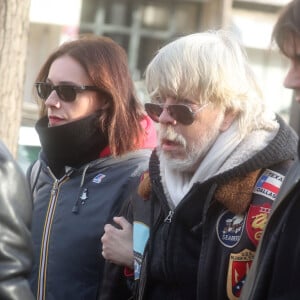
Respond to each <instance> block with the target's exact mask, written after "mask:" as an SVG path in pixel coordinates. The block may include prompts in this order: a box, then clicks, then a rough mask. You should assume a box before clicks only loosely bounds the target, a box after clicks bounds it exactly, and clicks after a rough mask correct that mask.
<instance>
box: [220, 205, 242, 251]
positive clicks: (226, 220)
mask: <svg viewBox="0 0 300 300" xmlns="http://www.w3.org/2000/svg"><path fill="white" fill-rule="evenodd" d="M244 224H245V216H244V215H236V214H234V213H232V212H230V211H229V210H226V211H225V212H223V213H222V214H221V215H220V217H219V219H218V221H217V225H216V230H217V235H218V239H219V241H220V242H221V244H222V245H223V246H225V247H227V248H232V247H234V246H236V245H237V244H238V243H239V241H240V239H241V236H242V233H243V229H244Z"/></svg>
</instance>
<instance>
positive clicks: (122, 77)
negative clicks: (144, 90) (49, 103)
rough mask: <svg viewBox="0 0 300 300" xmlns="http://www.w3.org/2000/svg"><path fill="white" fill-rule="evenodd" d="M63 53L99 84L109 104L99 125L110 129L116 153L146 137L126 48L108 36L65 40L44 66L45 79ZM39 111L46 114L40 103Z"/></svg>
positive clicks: (110, 136)
mask: <svg viewBox="0 0 300 300" xmlns="http://www.w3.org/2000/svg"><path fill="white" fill-rule="evenodd" d="M63 55H68V56H70V57H72V58H73V59H75V60H76V61H77V62H79V63H80V65H81V66H82V67H83V68H84V69H85V71H86V73H87V74H88V76H89V79H90V80H91V84H92V85H95V86H97V87H99V88H100V90H101V91H103V92H100V94H101V97H102V98H103V97H105V98H107V100H108V108H107V109H105V110H104V111H103V113H102V114H101V117H100V118H99V126H101V129H102V130H104V131H107V132H108V139H109V147H110V151H111V153H112V154H113V155H122V154H124V153H126V152H128V151H132V150H135V149H137V148H138V147H139V145H140V143H141V142H142V138H143V134H142V133H143V129H142V127H141V124H140V121H141V119H142V118H143V109H142V106H141V103H140V102H139V101H138V99H137V97H136V94H135V88H134V84H133V81H132V79H131V76H130V72H129V69H128V64H127V55H126V53H125V51H124V49H123V48H122V47H121V46H119V45H118V44H117V43H116V42H114V41H113V40H112V39H110V38H108V37H100V36H94V35H84V36H81V37H79V39H77V40H74V41H71V42H66V43H64V44H62V45H61V46H60V47H59V48H58V49H57V50H56V51H54V52H53V53H52V54H51V55H50V56H49V57H48V59H47V60H46V62H45V63H44V65H43V66H42V68H41V70H40V72H39V74H38V76H37V78H36V82H38V81H46V79H47V77H48V73H49V69H50V67H51V64H52V63H53V61H54V60H56V59H57V58H58V57H61V56H63ZM40 115H41V116H45V115H46V107H45V104H44V103H41V109H40Z"/></svg>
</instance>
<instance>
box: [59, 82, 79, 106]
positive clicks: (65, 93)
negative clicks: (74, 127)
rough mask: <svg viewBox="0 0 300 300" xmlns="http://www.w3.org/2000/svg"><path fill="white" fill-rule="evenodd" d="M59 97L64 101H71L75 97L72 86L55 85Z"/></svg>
mask: <svg viewBox="0 0 300 300" xmlns="http://www.w3.org/2000/svg"><path fill="white" fill-rule="evenodd" d="M56 92H57V94H58V96H59V98H60V99H61V100H63V101H65V102H73V101H74V100H75V99H76V91H75V89H74V87H72V86H68V85H59V86H57V87H56Z"/></svg>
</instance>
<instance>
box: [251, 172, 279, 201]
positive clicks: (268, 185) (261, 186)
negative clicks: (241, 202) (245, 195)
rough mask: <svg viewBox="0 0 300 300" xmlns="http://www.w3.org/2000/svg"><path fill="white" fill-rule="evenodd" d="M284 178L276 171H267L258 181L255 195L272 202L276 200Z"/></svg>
mask: <svg viewBox="0 0 300 300" xmlns="http://www.w3.org/2000/svg"><path fill="white" fill-rule="evenodd" d="M283 179H284V176H283V175H282V174H280V173H277V172H275V171H272V170H269V169H266V170H265V171H264V173H263V174H262V175H261V176H260V178H259V179H258V181H257V183H256V185H255V187H254V191H253V193H255V194H258V195H262V196H265V197H267V198H269V199H271V200H273V201H274V200H275V199H276V197H277V194H278V192H279V189H280V187H281V184H282V182H283Z"/></svg>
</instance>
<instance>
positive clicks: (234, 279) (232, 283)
mask: <svg viewBox="0 0 300 300" xmlns="http://www.w3.org/2000/svg"><path fill="white" fill-rule="evenodd" d="M254 254H255V252H254V251H251V250H248V249H244V250H243V251H241V252H239V253H230V257H229V266H228V274H227V296H228V298H229V299H230V300H238V299H239V297H240V295H241V291H242V287H243V285H244V283H245V280H246V275H247V273H248V272H249V269H250V267H251V265H252V261H253V259H254Z"/></svg>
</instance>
